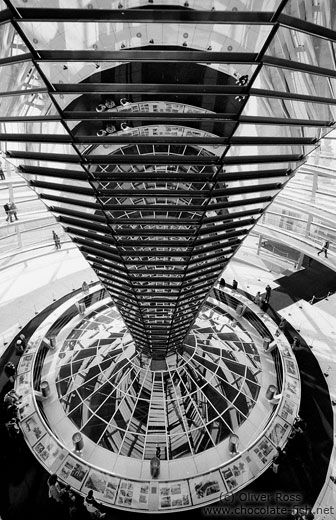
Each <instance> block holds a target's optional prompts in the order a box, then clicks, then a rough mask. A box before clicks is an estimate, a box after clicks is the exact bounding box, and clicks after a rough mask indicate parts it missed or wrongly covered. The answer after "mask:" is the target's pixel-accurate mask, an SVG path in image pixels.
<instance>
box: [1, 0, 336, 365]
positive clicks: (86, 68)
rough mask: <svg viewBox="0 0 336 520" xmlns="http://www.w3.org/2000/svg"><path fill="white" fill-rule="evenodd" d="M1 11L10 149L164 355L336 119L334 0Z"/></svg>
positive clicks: (63, 5)
mask: <svg viewBox="0 0 336 520" xmlns="http://www.w3.org/2000/svg"><path fill="white" fill-rule="evenodd" d="M5 4H6V6H7V8H5V9H2V11H1V16H0V19H1V20H2V23H1V25H0V39H1V41H2V43H3V44H2V46H1V49H2V50H1V54H0V67H1V80H0V96H1V105H0V123H1V132H0V138H1V140H2V142H3V149H5V150H6V152H7V156H8V157H10V160H11V161H12V162H13V163H14V164H16V165H17V166H19V167H20V170H21V174H22V175H23V176H24V178H25V179H26V180H27V181H28V182H29V184H30V185H31V186H32V187H33V188H34V189H35V190H36V191H37V192H38V193H39V194H40V196H41V199H42V200H43V201H44V202H45V204H46V205H47V207H49V208H50V210H51V211H52V212H53V213H54V214H55V215H56V216H57V217H58V219H59V221H60V223H61V224H62V225H63V227H64V229H65V231H66V232H67V233H69V235H70V236H71V237H72V238H73V240H74V242H75V243H76V244H77V245H78V246H79V248H80V249H81V251H82V252H83V254H84V256H85V257H86V258H87V260H88V261H89V263H90V264H91V265H92V267H93V268H94V270H95V272H96V273H97V275H98V276H99V277H100V279H101V281H102V282H103V283H104V285H105V287H106V288H107V290H108V291H109V293H110V294H111V297H112V298H113V300H114V302H115V303H116V304H117V305H118V308H119V310H120V312H121V314H122V316H123V318H124V319H125V322H126V324H127V326H128V328H129V330H130V332H131V334H132V336H133V338H134V340H135V343H136V345H137V347H138V349H139V350H141V351H143V352H144V354H147V355H148V356H151V357H154V358H155V357H157V358H162V357H165V355H166V354H167V353H168V352H172V351H174V350H176V349H180V348H181V345H182V342H183V339H184V338H185V336H186V334H187V332H188V330H189V329H190V327H191V325H192V324H193V322H194V320H195V317H196V316H197V313H198V311H199V309H200V306H201V305H202V303H203V302H204V301H205V299H206V297H207V295H208V293H209V291H210V290H211V288H212V286H213V284H214V283H215V281H216V280H217V279H218V277H219V276H220V274H221V272H222V270H223V268H224V267H225V266H226V265H227V262H228V261H229V260H230V258H231V257H232V255H233V254H234V253H235V251H236V249H237V248H238V247H239V245H240V244H241V242H242V240H243V239H244V238H245V237H246V235H247V234H248V232H249V231H250V230H251V229H252V227H253V226H254V225H255V223H256V222H257V221H258V219H259V218H260V216H261V215H262V213H263V212H264V210H265V209H266V208H267V206H268V205H269V204H270V203H271V202H272V200H273V199H274V197H275V196H276V195H277V193H278V192H279V191H280V190H281V189H282V188H283V187H284V185H285V184H286V183H287V181H288V180H289V179H290V178H291V177H292V176H293V174H294V172H295V171H296V169H297V167H298V166H300V165H301V164H302V163H303V162H304V161H305V159H306V157H307V156H308V154H309V153H310V152H311V151H312V150H314V149H315V147H316V146H317V142H318V140H319V139H320V138H321V137H323V136H324V135H325V134H326V133H328V132H329V131H330V129H331V128H332V125H333V124H334V121H335V119H336V117H335V115H336V101H335V87H336V83H335V81H336V71H335V62H334V50H335V49H334V47H335V41H336V32H334V28H333V27H332V20H333V19H334V18H333V5H332V2H324V3H323V5H321V6H318V5H314V4H312V5H311V6H310V8H309V6H308V5H307V2H298V1H295V2H293V1H287V2H286V1H281V2H280V1H274V2H270V1H267V2H261V1H255V2H253V1H249V2H247V1H246V2H238V1H236V2H234V1H230V0H228V1H221V2H214V1H208V2H206V1H202V2H200V1H190V2H169V3H168V2H158V1H155V2H153V3H152V2H135V1H128V2H122V1H120V2H114V3H112V4H113V5H112V9H111V6H110V4H111V2H109V5H107V2H102V1H100V2H91V3H86V2H84V3H83V2H80V3H79V2H69V1H67V2H58V3H56V2H54V1H53V2H33V1H29V2H23V1H21V0H20V1H15V2H9V1H7V0H6V2H5ZM2 6H3V7H4V3H3V4H2ZM55 6H56V7H55Z"/></svg>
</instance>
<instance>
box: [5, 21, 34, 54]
mask: <svg viewBox="0 0 336 520" xmlns="http://www.w3.org/2000/svg"><path fill="white" fill-rule="evenodd" d="M0 41H1V47H0V59H3V58H9V57H10V56H18V55H19V54H25V53H27V52H29V51H28V49H27V47H26V45H25V43H24V42H23V41H22V39H21V38H20V36H19V35H18V33H17V32H16V31H15V30H14V27H13V26H12V24H11V23H3V24H1V25H0Z"/></svg>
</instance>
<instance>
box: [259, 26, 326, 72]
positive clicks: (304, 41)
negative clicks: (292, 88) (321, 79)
mask: <svg viewBox="0 0 336 520" xmlns="http://www.w3.org/2000/svg"><path fill="white" fill-rule="evenodd" d="M266 54H267V55H270V56H275V57H277V58H282V59H286V60H292V61H294V62H295V61H297V62H300V63H306V64H308V65H315V66H318V67H325V68H327V69H331V70H334V68H335V63H334V53H333V49H332V44H331V42H330V41H329V40H326V39H323V38H319V37H318V36H313V35H311V34H308V33H304V32H299V31H295V30H293V29H287V28H285V27H280V28H279V29H278V31H277V33H276V35H275V37H274V38H273V40H272V42H271V44H270V45H269V47H268V49H267V51H266Z"/></svg>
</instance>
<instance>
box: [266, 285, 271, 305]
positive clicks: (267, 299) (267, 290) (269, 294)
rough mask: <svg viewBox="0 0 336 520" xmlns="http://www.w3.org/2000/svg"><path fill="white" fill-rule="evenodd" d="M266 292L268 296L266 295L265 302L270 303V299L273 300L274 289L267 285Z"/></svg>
mask: <svg viewBox="0 0 336 520" xmlns="http://www.w3.org/2000/svg"><path fill="white" fill-rule="evenodd" d="M265 291H266V295H265V299H264V300H265V302H266V303H268V302H269V301H270V298H271V292H272V289H271V287H270V285H268V284H267V285H266V287H265Z"/></svg>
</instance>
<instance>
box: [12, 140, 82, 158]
mask: <svg viewBox="0 0 336 520" xmlns="http://www.w3.org/2000/svg"><path fill="white" fill-rule="evenodd" d="M15 150H20V151H25V152H39V153H41V154H43V153H54V154H69V155H74V150H73V148H72V146H70V145H68V144H55V143H34V142H33V143H27V142H26V143H25V142H15V141H11V142H8V143H7V152H9V153H10V152H14V151H15ZM41 159H43V158H42V157H41Z"/></svg>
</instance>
